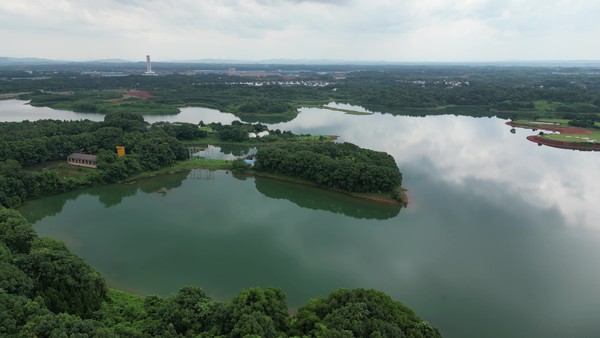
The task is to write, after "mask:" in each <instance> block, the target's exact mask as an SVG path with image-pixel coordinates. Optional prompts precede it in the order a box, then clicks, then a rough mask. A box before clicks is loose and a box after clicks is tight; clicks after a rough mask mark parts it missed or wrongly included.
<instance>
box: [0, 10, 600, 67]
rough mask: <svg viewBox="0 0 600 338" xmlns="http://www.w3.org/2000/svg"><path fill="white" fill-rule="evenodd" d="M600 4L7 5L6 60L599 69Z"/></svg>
mask: <svg viewBox="0 0 600 338" xmlns="http://www.w3.org/2000/svg"><path fill="white" fill-rule="evenodd" d="M599 17H600V1H599V0H396V1H393V0H360V1H359V0H221V1H217V0H170V1H169V0H162V1H159V0H144V1H142V0H51V1H50V0H2V1H0V56H10V57H42V58H51V59H63V60H95V59H108V58H119V59H127V60H140V61H142V60H143V59H144V57H145V55H146V54H150V55H152V59H153V60H155V61H172V60H199V59H205V58H218V59H238V60H265V59H280V58H281V59H335V60H360V61H416V62H419V61H421V62H425V61H434V62H435V61H507V60H600V41H599V40H600V20H599V19H598V18H599Z"/></svg>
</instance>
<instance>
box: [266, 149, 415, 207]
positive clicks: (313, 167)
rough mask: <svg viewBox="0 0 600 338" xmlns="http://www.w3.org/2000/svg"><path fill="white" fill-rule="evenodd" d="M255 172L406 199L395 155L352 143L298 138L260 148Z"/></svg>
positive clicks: (378, 198)
mask: <svg viewBox="0 0 600 338" xmlns="http://www.w3.org/2000/svg"><path fill="white" fill-rule="evenodd" d="M255 172H256V173H257V174H259V175H262V174H265V173H267V174H271V175H275V177H280V176H283V177H292V178H295V179H298V180H301V181H304V182H309V183H311V184H316V185H318V186H320V187H325V188H329V189H334V190H336V191H341V192H345V193H349V194H351V195H352V196H356V197H361V198H367V199H371V200H374V201H378V202H387V203H401V204H404V205H406V203H407V201H406V198H405V195H404V192H403V190H402V188H401V184H402V173H401V172H400V170H399V169H398V166H397V165H396V161H395V160H394V158H393V157H392V156H391V155H389V154H387V153H384V152H379V151H373V150H369V149H364V148H360V147H358V146H356V145H354V144H352V143H333V142H295V143H287V144H283V145H280V146H278V147H265V148H261V149H260V150H259V151H258V153H257V155H256V163H255Z"/></svg>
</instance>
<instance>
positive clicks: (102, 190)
mask: <svg viewBox="0 0 600 338" xmlns="http://www.w3.org/2000/svg"><path fill="white" fill-rule="evenodd" d="M187 177H188V172H187V171H183V172H178V173H174V174H169V175H163V176H158V177H152V178H150V179H144V180H141V181H138V182H136V183H132V184H111V185H106V186H101V187H94V188H90V189H86V190H80V191H71V192H68V193H64V194H59V195H54V196H48V197H45V198H42V199H39V200H34V201H30V202H27V203H26V204H25V205H24V206H23V207H22V208H20V209H19V211H20V212H21V213H22V214H23V216H25V218H26V219H27V221H29V222H30V223H33V224H35V223H37V222H39V221H41V220H42V219H44V218H45V217H47V216H54V215H57V214H59V213H60V212H62V210H63V208H64V206H65V205H66V204H67V201H69V200H76V199H77V198H79V197H80V196H82V195H89V196H94V197H98V201H100V203H102V205H104V207H106V208H110V207H114V206H117V205H119V204H121V202H123V199H124V198H125V197H130V196H134V195H135V194H137V193H138V192H139V191H140V190H141V191H143V192H145V193H155V192H157V191H159V190H169V189H173V188H177V187H179V186H181V184H182V183H183V181H184V180H185V179H186V178H187Z"/></svg>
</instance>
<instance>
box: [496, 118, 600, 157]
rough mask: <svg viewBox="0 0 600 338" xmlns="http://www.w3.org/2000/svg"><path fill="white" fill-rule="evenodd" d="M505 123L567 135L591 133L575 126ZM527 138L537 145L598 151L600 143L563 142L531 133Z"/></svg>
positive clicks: (515, 126) (516, 126) (514, 126)
mask: <svg viewBox="0 0 600 338" xmlns="http://www.w3.org/2000/svg"><path fill="white" fill-rule="evenodd" d="M506 124H507V125H509V126H511V127H513V128H523V129H531V130H533V131H535V130H537V129H542V130H548V131H555V132H559V133H561V134H569V135H587V134H591V133H592V131H591V130H589V129H585V128H577V127H557V126H550V125H539V126H526V125H520V124H518V123H514V122H512V121H509V122H506ZM527 139H528V140H529V141H531V142H535V143H537V144H538V145H542V144H543V145H546V146H549V147H554V148H561V149H572V150H587V151H600V144H595V143H586V142H565V141H557V140H549V139H547V138H544V137H541V136H538V135H531V136H527Z"/></svg>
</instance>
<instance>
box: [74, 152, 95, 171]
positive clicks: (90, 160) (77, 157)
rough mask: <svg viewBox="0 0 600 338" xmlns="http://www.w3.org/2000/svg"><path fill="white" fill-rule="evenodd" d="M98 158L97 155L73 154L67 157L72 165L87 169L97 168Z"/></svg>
mask: <svg viewBox="0 0 600 338" xmlns="http://www.w3.org/2000/svg"><path fill="white" fill-rule="evenodd" d="M97 161H98V157H97V156H96V155H90V154H81V153H73V154H71V155H69V156H67V163H69V164H70V165H74V166H78V167H86V168H94V169H95V168H97Z"/></svg>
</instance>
